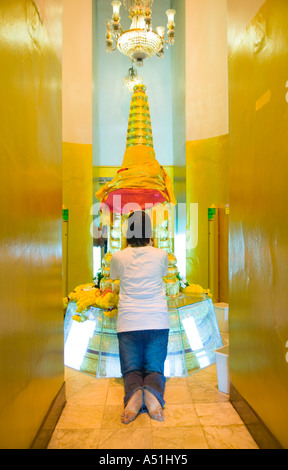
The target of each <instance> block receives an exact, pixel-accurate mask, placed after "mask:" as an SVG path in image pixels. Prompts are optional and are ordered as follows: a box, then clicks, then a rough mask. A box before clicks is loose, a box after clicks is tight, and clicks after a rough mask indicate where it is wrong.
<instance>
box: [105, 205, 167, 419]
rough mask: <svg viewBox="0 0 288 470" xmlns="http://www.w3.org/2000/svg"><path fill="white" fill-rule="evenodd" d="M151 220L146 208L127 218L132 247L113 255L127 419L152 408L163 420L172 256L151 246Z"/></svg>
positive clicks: (124, 413)
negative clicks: (167, 281) (167, 282)
mask: <svg viewBox="0 0 288 470" xmlns="http://www.w3.org/2000/svg"><path fill="white" fill-rule="evenodd" d="M151 238H152V228H151V221H150V217H149V216H148V214H146V213H145V212H144V211H134V212H132V213H131V214H130V216H129V217H128V219H127V244H128V248H125V249H124V250H122V251H119V252H116V253H114V254H113V256H112V259H111V263H110V276H111V278H112V279H120V297H119V306H118V319H117V335H118V340H119V352H120V364H121V372H122V375H123V378H124V391H125V396H124V412H123V414H122V417H121V421H122V422H123V423H126V424H127V423H129V422H131V421H133V419H135V418H136V416H137V415H138V413H142V412H146V411H148V413H149V415H150V417H151V418H152V419H156V420H158V421H163V418H164V415H163V407H164V404H165V402H164V398H163V396H164V389H165V382H166V379H165V376H164V362H165V359H166V356H167V345H168V335H169V314H168V307H167V300H166V295H165V289H164V284H163V279H162V278H163V276H166V275H167V270H168V255H167V253H166V252H165V251H164V250H161V249H159V248H155V247H153V246H151V244H150V241H151Z"/></svg>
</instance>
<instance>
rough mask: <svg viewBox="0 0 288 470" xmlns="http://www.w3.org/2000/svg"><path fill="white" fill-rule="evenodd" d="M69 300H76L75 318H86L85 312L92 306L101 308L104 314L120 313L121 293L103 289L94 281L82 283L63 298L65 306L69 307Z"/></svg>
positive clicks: (109, 315) (78, 319)
mask: <svg viewBox="0 0 288 470" xmlns="http://www.w3.org/2000/svg"><path fill="white" fill-rule="evenodd" d="M69 302H75V303H76V306H77V309H76V312H75V315H73V317H72V318H73V320H76V321H83V320H85V315H83V314H85V312H86V311H87V310H88V309H89V308H90V307H96V308H101V309H103V310H104V312H103V313H104V315H105V316H107V317H110V318H112V317H114V316H115V315H117V313H118V308H117V306H118V302H119V295H118V294H115V293H114V292H112V291H110V290H108V289H107V290H104V291H101V290H100V289H99V288H98V287H96V286H95V284H93V283H88V284H81V285H79V286H77V287H76V288H75V289H74V290H73V291H72V292H70V294H69V295H68V296H67V297H65V298H64V299H63V307H64V308H67V306H68V303H69ZM83 317H84V318H83Z"/></svg>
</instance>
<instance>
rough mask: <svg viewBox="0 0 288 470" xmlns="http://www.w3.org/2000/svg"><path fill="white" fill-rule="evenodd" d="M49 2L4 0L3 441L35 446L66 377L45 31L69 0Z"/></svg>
mask: <svg viewBox="0 0 288 470" xmlns="http://www.w3.org/2000/svg"><path fill="white" fill-rule="evenodd" d="M41 5H42V8H44V7H45V15H44V14H43V11H42V10H38V7H37V6H36V3H35V2H33V1H30V0H18V1H17V2H11V1H10V0H3V1H1V25H0V31H1V34H0V62H1V64H2V72H1V74H0V89H1V108H0V109H1V111H0V112H1V134H0V139H1V172H0V180H1V181H0V201H1V202H0V217H1V224H0V258H1V270H0V298H1V327H0V357H1V360H0V396H1V406H0V422H1V427H0V447H1V448H24V449H26V448H29V447H30V446H31V444H32V441H33V439H34V437H35V435H36V433H37V432H38V430H39V428H40V426H41V424H42V421H43V420H44V418H45V416H46V414H47V412H48V410H49V408H50V405H51V404H52V402H53V400H54V398H55V397H56V395H57V394H58V392H59V390H60V389H61V387H62V385H63V382H64V368H63V309H62V237H61V228H62V168H61V152H62V148H61V145H62V135H61V63H60V61H59V58H58V56H57V53H56V49H55V44H56V43H55V38H54V40H53V43H52V42H51V41H50V39H49V35H48V33H47V31H48V30H49V31H51V30H53V26H54V24H55V23H57V24H59V22H60V24H61V21H62V19H61V17H62V2H61V1H60V0H59V1H57V2H56V0H55V1H53V2H49V1H42V2H41ZM50 6H51V7H50ZM46 33H47V34H46ZM59 41H60V42H61V36H60V37H59ZM58 46H59V47H61V44H59V45H58ZM58 50H59V49H58Z"/></svg>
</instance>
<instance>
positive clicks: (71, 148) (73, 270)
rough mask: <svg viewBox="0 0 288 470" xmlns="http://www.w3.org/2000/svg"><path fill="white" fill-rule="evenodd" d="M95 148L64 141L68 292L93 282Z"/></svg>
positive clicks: (64, 199)
mask: <svg viewBox="0 0 288 470" xmlns="http://www.w3.org/2000/svg"><path fill="white" fill-rule="evenodd" d="M92 187H93V167H92V145H90V144H74V143H70V142H63V204H64V206H65V207H66V208H67V209H69V221H68V255H67V256H68V272H67V278H68V279H67V285H68V292H71V291H72V290H73V289H74V287H75V286H77V285H79V284H83V283H86V282H92V279H93V254H92V253H93V238H92V236H91V233H90V228H91V224H92V222H93V218H92V215H91V214H90V212H91V207H92V201H93V199H92Z"/></svg>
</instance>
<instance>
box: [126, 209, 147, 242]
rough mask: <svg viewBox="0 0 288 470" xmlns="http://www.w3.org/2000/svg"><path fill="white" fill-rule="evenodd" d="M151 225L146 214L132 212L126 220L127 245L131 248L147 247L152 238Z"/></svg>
mask: <svg viewBox="0 0 288 470" xmlns="http://www.w3.org/2000/svg"><path fill="white" fill-rule="evenodd" d="M152 236H153V234H152V225H151V220H150V217H149V215H148V214H146V212H144V211H140V210H139V211H133V212H131V214H130V215H129V217H128V219H127V234H126V239H127V244H128V245H131V246H145V245H148V243H149V241H150V238H152Z"/></svg>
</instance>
